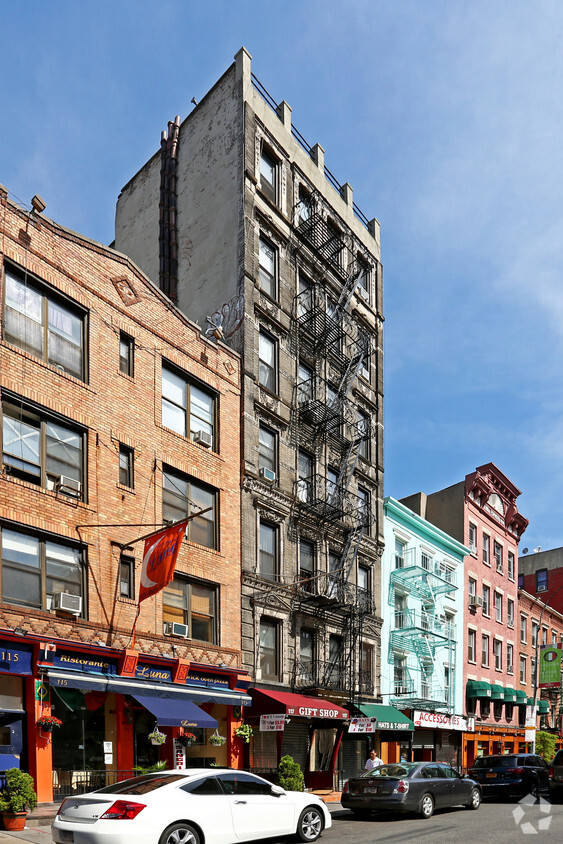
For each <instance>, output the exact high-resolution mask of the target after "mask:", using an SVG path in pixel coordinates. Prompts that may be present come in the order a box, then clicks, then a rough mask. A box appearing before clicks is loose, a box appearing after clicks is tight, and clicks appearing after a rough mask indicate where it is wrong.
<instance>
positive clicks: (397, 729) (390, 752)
mask: <svg viewBox="0 0 563 844" xmlns="http://www.w3.org/2000/svg"><path fill="white" fill-rule="evenodd" d="M351 715H352V717H351V719H350V727H349V729H348V736H347V737H345V741H346V743H348V742H355V743H356V746H357V748H358V749H357V752H356V759H355V764H356V774H357V773H361V771H362V770H363V767H364V765H365V761H366V759H367V757H368V755H369V751H370V750H371V749H372V748H373V749H375V750H376V751H377V753H378V755H379V756H380V758H381V759H383V761H384V762H398V761H399V760H400V759H401V758H407V759H408V758H410V756H409V755H408V754H410V749H411V741H412V735H413V731H414V724H413V722H412V720H411V719H410V718H409V717H408V716H407V715H405V714H404V713H403V712H401V711H400V710H398V709H396V708H395V707H394V706H386V705H385V704H380V703H362V704H359V705H358V706H355V707H353V708H351ZM360 742H361V746H360ZM362 756H363V759H362ZM350 761H351V754H350V753H349V754H348V759H344V758H343V763H346V764H347V765H349V764H350ZM360 763H361V768H360V770H359V771H358V770H357V767H358V766H359V765H360ZM354 775H355V774H354V773H350V774H349V776H354Z"/></svg>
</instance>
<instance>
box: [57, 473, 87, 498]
mask: <svg viewBox="0 0 563 844" xmlns="http://www.w3.org/2000/svg"><path fill="white" fill-rule="evenodd" d="M55 491H56V492H62V493H64V495H70V496H72V497H73V498H80V495H81V493H82V484H81V483H80V481H77V480H76V479H75V478H69V477H68V476H67V475H59V477H58V478H57V479H56V480H55Z"/></svg>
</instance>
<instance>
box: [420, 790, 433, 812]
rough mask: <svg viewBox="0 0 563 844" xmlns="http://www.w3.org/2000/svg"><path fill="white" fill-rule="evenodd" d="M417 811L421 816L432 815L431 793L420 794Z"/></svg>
mask: <svg viewBox="0 0 563 844" xmlns="http://www.w3.org/2000/svg"><path fill="white" fill-rule="evenodd" d="M419 812H420V815H421V816H422V817H423V818H431V817H432V815H433V814H434V798H433V797H432V795H431V794H423V795H422V799H421V801H420V808H419Z"/></svg>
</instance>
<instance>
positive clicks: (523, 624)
mask: <svg viewBox="0 0 563 844" xmlns="http://www.w3.org/2000/svg"><path fill="white" fill-rule="evenodd" d="M527 627H528V619H527V617H526V616H525V615H520V641H521V642H522V644H523V645H525V644H526V642H527V636H528V630H527Z"/></svg>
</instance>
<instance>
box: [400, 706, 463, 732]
mask: <svg viewBox="0 0 563 844" xmlns="http://www.w3.org/2000/svg"><path fill="white" fill-rule="evenodd" d="M412 722H413V724H414V726H415V727H426V728H432V727H434V728H435V729H438V730H459V731H460V732H463V733H473V732H474V731H475V718H464V717H463V716H462V715H446V714H445V713H443V712H422V711H420V710H418V709H415V711H414V714H413V718H412Z"/></svg>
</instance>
